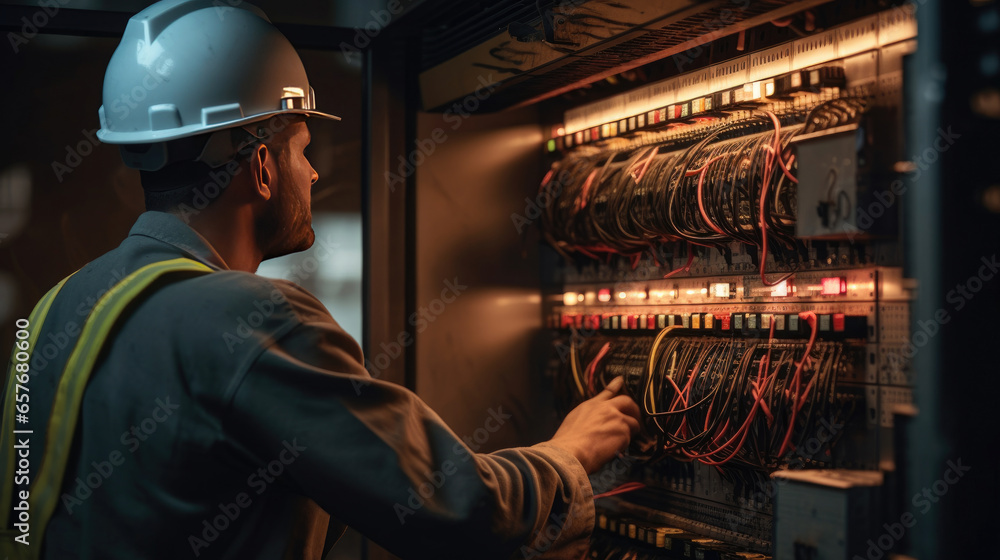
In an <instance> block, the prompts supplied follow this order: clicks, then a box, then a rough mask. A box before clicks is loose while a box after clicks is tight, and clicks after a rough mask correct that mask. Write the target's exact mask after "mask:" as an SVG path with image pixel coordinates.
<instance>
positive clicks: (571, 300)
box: [563, 292, 583, 305]
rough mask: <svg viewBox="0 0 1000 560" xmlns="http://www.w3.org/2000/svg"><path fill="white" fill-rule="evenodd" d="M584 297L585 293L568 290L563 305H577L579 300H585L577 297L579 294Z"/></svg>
mask: <svg viewBox="0 0 1000 560" xmlns="http://www.w3.org/2000/svg"><path fill="white" fill-rule="evenodd" d="M578 295H579V296H580V298H583V294H577V293H576V292H566V293H565V294H563V305H576V304H577V302H580V301H583V299H577V296H578Z"/></svg>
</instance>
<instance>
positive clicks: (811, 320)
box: [778, 311, 816, 457]
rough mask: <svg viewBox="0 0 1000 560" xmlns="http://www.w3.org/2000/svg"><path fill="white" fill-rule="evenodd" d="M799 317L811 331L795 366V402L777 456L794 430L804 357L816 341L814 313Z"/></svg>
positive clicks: (786, 446) (804, 313)
mask: <svg viewBox="0 0 1000 560" xmlns="http://www.w3.org/2000/svg"><path fill="white" fill-rule="evenodd" d="M799 317H800V318H801V319H805V321H806V323H809V326H810V327H811V328H812V333H810V334H809V343H808V344H806V352H805V355H803V356H802V359H801V360H800V361H799V364H798V366H796V368H795V378H794V383H795V402H793V403H792V417H791V419H790V420H789V422H788V432H786V433H785V439H784V440H782V442H781V448H779V449H778V457H781V456H783V455H784V454H785V451H786V450H787V449H788V443H789V442H790V441H791V439H792V432H793V431H794V430H795V413H797V412H798V411H799V408H801V407H800V406H799V400H800V399H802V398H804V395H802V396H800V395H799V387H801V385H802V366H803V365H804V364H805V363H806V359H807V358H808V357H809V353H810V352H812V347H813V344H814V343H815V342H816V313H814V312H812V311H804V312H802V313H799Z"/></svg>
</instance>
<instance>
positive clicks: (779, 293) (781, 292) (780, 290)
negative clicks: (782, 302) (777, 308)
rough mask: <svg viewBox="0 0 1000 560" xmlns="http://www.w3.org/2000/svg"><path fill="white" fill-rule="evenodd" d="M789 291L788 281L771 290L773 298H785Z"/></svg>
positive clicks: (783, 281) (779, 283)
mask: <svg viewBox="0 0 1000 560" xmlns="http://www.w3.org/2000/svg"><path fill="white" fill-rule="evenodd" d="M788 291H789V290H788V280H782V281H781V282H778V283H777V284H775V285H774V287H773V288H771V297H785V296H787V295H788Z"/></svg>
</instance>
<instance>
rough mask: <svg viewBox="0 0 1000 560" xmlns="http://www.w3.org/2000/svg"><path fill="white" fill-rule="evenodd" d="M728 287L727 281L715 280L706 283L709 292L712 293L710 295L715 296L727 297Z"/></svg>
mask: <svg viewBox="0 0 1000 560" xmlns="http://www.w3.org/2000/svg"><path fill="white" fill-rule="evenodd" d="M729 289H730V287H729V282H717V283H714V284H709V285H708V291H709V293H710V294H712V297H717V298H728V297H729Z"/></svg>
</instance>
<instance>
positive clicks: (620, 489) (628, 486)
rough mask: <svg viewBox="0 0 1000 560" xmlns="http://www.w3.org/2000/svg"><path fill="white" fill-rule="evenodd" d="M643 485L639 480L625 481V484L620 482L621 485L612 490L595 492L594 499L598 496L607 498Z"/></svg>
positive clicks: (632, 490)
mask: <svg viewBox="0 0 1000 560" xmlns="http://www.w3.org/2000/svg"><path fill="white" fill-rule="evenodd" d="M645 487H646V485H645V484H643V483H641V482H626V483H625V484H622V485H621V486H619V487H618V488H615V489H614V490H608V491H607V492H601V493H600V494H596V495H595V496H594V499H595V500H597V499H599V498H607V497H608V496H615V495H618V494H624V493H625V492H634V491H636V490H639V489H641V488H645Z"/></svg>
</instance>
